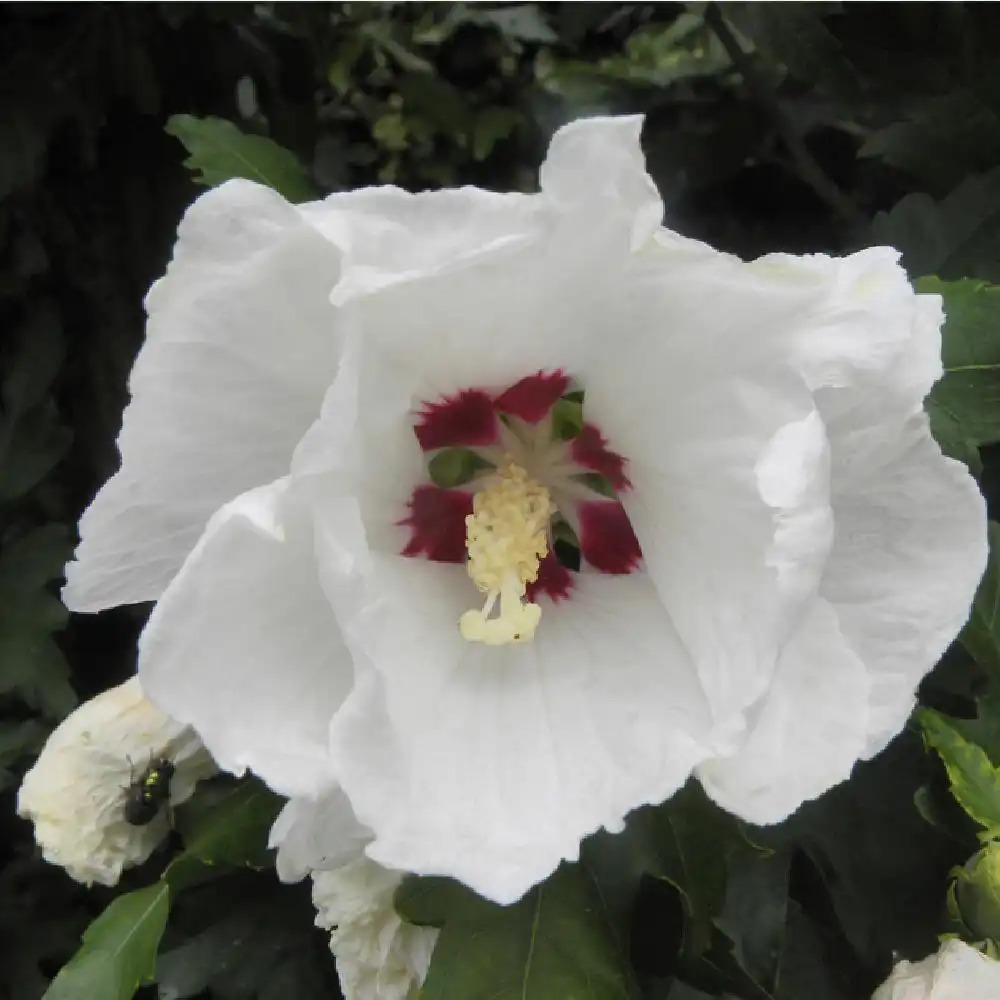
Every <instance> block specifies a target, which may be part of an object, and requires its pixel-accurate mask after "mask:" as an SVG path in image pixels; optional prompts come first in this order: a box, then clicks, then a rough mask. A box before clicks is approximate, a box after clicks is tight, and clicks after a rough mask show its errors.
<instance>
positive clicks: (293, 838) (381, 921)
mask: <svg viewBox="0 0 1000 1000" xmlns="http://www.w3.org/2000/svg"><path fill="white" fill-rule="evenodd" d="M371 837H372V835H371V831H370V830H367V829H365V827H363V826H361V824H359V823H358V821H357V819H356V818H355V817H354V814H353V813H352V811H351V807H350V804H349V803H348V801H347V798H346V796H345V795H344V794H343V792H342V791H340V789H338V788H333V789H332V790H331V791H330V792H329V793H328V794H327V795H325V796H323V797H321V798H320V799H318V800H305V799H298V800H292V801H290V802H289V803H288V804H287V805H286V806H285V808H284V809H283V810H282V812H281V814H280V815H279V816H278V819H277V820H276V822H275V824H274V827H273V829H272V831H271V838H270V846H271V847H276V848H277V849H278V854H277V869H278V874H279V875H280V876H281V878H282V879H283V880H285V881H296V880H298V879H301V878H304V877H305V876H307V875H309V876H311V878H312V882H313V893H312V895H313V903H314V904H315V906H316V910H317V915H316V925H317V926H318V927H323V928H325V929H327V930H329V931H330V932H331V933H330V950H331V951H332V952H333V954H334V957H335V958H336V960H337V972H338V975H339V976H340V985H341V989H342V990H343V991H344V996H345V997H346V998H347V1000H406V998H407V997H409V996H411V995H413V993H414V992H415V990H416V989H417V988H418V987H419V986H420V985H422V983H423V981H424V977H425V976H426V975H427V969H428V968H429V966H430V961H431V954H432V953H433V951H434V945H435V943H436V942H437V937H438V933H439V932H438V931H437V930H436V929H435V928H432V927H416V926H414V925H412V924H408V923H406V922H405V921H404V920H402V918H401V917H400V916H399V915H398V914H397V913H396V910H395V908H394V906H393V896H394V894H395V892H396V888H397V886H398V885H399V883H400V882H401V881H402V879H403V872H398V871H393V870H392V869H388V868H383V867H382V866H381V865H379V864H377V863H376V862H374V861H372V860H371V859H370V858H367V857H365V855H364V853H363V849H364V846H365V845H366V844H367V843H368V842H369V841H370V840H371Z"/></svg>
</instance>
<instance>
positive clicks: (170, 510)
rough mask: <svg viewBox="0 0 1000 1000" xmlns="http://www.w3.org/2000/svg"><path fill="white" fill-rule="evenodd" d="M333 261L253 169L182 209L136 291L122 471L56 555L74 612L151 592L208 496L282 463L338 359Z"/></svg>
mask: <svg viewBox="0 0 1000 1000" xmlns="http://www.w3.org/2000/svg"><path fill="white" fill-rule="evenodd" d="M338 259H339V255H338V253H337V251H336V250H335V248H334V247H332V246H331V245H330V244H329V242H328V241H326V240H325V239H323V237H322V236H320V235H319V234H318V233H317V232H316V231H315V230H314V229H313V228H312V227H311V226H310V225H309V224H307V223H306V222H305V221H304V220H303V218H302V215H301V213H300V212H299V211H298V210H297V209H296V208H294V207H293V206H291V205H289V204H288V203H287V202H285V201H284V200H283V199H282V198H280V197H279V196H278V195H277V194H275V193H274V192H273V191H271V190H269V189H268V188H264V187H261V186H259V185H256V184H252V183H250V182H249V181H231V182H229V183H227V184H224V185H222V186H221V187H219V188H216V189H215V190H212V191H210V192H208V193H207V194H205V195H203V196H202V197H201V198H199V199H198V200H197V201H196V202H195V203H194V204H193V205H192V206H191V208H190V209H188V212H187V214H186V215H185V217H184V220H183V221H182V222H181V225H180V230H179V236H178V243H177V247H176V249H175V252H174V259H173V261H172V263H171V265H170V268H169V269H168V271H167V274H166V276H165V277H164V278H162V279H161V280H160V281H158V282H157V283H156V284H155V285H154V286H153V288H152V289H151V290H150V293H149V296H148V298H147V300H146V308H147V311H148V313H149V323H148V326H147V332H146V342H145V344H144V346H143V348H142V350H141V351H140V352H139V356H138V358H137V360H136V364H135V368H134V369H133V371H132V375H131V379H130V384H129V387H130V390H131V393H132V402H131V403H130V404H129V406H128V408H127V409H126V411H125V415H124V418H123V425H122V431H121V435H120V437H119V439H118V447H119V450H120V452H121V455H122V464H121V468H120V470H119V471H118V473H116V475H115V476H113V477H112V478H111V480H109V481H108V483H107V484H106V485H105V486H104V487H103V489H102V490H101V491H100V492H99V493H98V495H97V497H96V498H95V500H94V502H93V503H92V505H91V506H90V508H89V509H88V510H87V511H86V513H85V514H84V515H83V520H82V521H81V524H80V534H81V537H82V540H81V543H80V547H79V549H78V550H77V554H76V560H77V561H76V562H72V563H70V565H69V566H68V567H67V571H66V573H67V584H66V589H65V590H64V592H63V598H64V600H65V601H66V603H67V604H68V605H69V606H70V607H71V608H73V609H74V610H77V611H97V610H100V609H101V608H105V607H109V606H112V605H115V604H123V603H131V602H136V601H147V600H153V599H155V598H157V597H159V596H160V594H161V593H162V591H163V589H164V587H165V586H166V585H167V583H169V581H170V579H171V578H172V577H173V575H174V574H175V573H176V572H177V570H178V568H179V567H180V565H181V563H182V562H183V561H184V558H185V557H186V556H187V554H188V553H189V552H190V551H191V549H192V548H193V547H194V544H195V542H196V541H197V540H198V536H199V535H200V534H201V531H202V529H203V528H204V527H205V523H206V522H207V520H208V518H209V517H210V516H211V514H212V513H213V512H214V511H215V510H216V509H217V508H218V507H219V506H221V505H222V504H223V503H225V502H226V501H228V500H231V499H232V498H233V497H235V496H237V495H238V494H240V493H242V492H243V491H244V490H247V489H249V488H251V487H253V486H258V485H260V484H261V483H266V482H270V481H271V480H272V479H275V478H277V477H278V476H281V475H284V474H285V473H287V471H288V466H289V461H290V458H291V454H292V451H293V449H294V447H295V445H296V443H297V442H298V440H299V438H301V436H302V434H303V433H304V432H305V430H306V429H307V428H308V427H309V425H310V423H311V422H312V420H313V419H314V418H315V416H316V413H317V412H318V410H319V406H320V402H321V401H322V398H323V392H324V391H325V389H326V387H327V385H328V384H329V382H330V380H331V379H332V377H333V374H334V372H335V370H336V364H337V356H338V336H337V333H336V327H335V322H334V313H333V310H332V309H331V307H330V305H329V294H330V290H331V288H332V287H333V285H334V283H335V281H336V278H337V273H338V267H339V264H338Z"/></svg>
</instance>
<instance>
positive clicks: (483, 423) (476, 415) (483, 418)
mask: <svg viewBox="0 0 1000 1000" xmlns="http://www.w3.org/2000/svg"><path fill="white" fill-rule="evenodd" d="M413 429H414V431H415V432H416V435H417V440H418V441H419V442H420V447H421V448H422V449H423V450H424V451H433V450H434V449H435V448H454V447H458V446H461V445H464V446H466V447H469V446H474V445H487V444H495V443H496V442H497V441H498V440H499V436H498V426H497V416H496V413H494V412H493V401H492V400H491V399H490V395H489V393H487V392H483V390H482V389H463V390H462V391H461V392H458V393H456V394H455V395H454V396H445V397H444V398H443V399H442V400H440V401H439V402H437V403H424V408H423V409H422V410H421V411H420V412H419V413H418V414H417V422H416V425H415V426H414V428H413Z"/></svg>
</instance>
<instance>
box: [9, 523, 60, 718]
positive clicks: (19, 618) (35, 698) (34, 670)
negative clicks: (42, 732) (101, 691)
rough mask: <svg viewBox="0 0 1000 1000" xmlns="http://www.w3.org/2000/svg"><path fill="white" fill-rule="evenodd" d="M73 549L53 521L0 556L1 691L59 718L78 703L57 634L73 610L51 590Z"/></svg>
mask: <svg viewBox="0 0 1000 1000" xmlns="http://www.w3.org/2000/svg"><path fill="white" fill-rule="evenodd" d="M72 551H73V543H72V540H71V538H70V534H69V531H68V530H67V529H66V527H65V526H64V525H61V524H48V525H45V526H43V527H41V528H36V529H34V530H33V531H30V532H29V533H28V534H26V535H22V536H21V537H20V538H17V539H15V540H13V541H11V542H9V543H8V544H7V545H6V546H5V547H4V550H3V553H2V555H0V694H8V693H15V694H17V695H18V696H19V697H21V698H23V699H24V700H25V701H26V702H27V703H28V704H29V705H31V706H32V707H33V708H36V709H38V710H39V711H40V712H43V713H44V714H46V715H48V716H49V717H51V718H54V719H61V718H62V717H63V716H64V715H66V714H67V713H68V712H70V711H71V710H72V709H73V707H74V706H75V705H76V695H75V694H74V693H73V689H72V688H71V687H70V685H69V668H68V666H67V664H66V661H65V659H64V657H63V655H62V653H61V652H60V650H59V647H58V646H57V645H56V642H55V640H54V639H53V637H52V633H53V632H55V631H58V630H60V629H62V628H63V627H64V626H65V624H66V621H67V619H68V618H69V612H68V611H67V610H66V608H65V607H64V606H63V604H62V603H61V602H60V601H59V599H58V598H57V597H55V596H54V595H53V594H51V593H50V592H49V585H50V584H51V582H52V581H53V580H56V579H58V578H59V577H61V576H62V572H63V566H64V565H65V564H66V560H67V559H68V558H69V557H70V555H71V554H72Z"/></svg>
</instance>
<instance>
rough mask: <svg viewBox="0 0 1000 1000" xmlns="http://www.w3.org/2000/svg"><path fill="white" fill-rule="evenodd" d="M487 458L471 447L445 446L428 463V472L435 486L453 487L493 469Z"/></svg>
mask: <svg viewBox="0 0 1000 1000" xmlns="http://www.w3.org/2000/svg"><path fill="white" fill-rule="evenodd" d="M492 468H493V466H492V465H490V463H489V462H487V461H486V460H485V459H483V458H480V457H479V456H478V455H477V454H476V453H475V452H474V451H472V449H471V448H443V449H442V450H441V451H439V452H437V454H435V455H434V456H433V457H432V458H431V459H430V461H429V462H428V463H427V472H428V474H429V475H430V477H431V482H432V483H433V484H434V485H435V486H441V487H443V488H444V489H451V488H453V487H455V486H463V485H464V484H465V483H468V482H470V481H471V480H472V478H473V477H474V476H476V475H478V474H479V473H480V472H483V471H485V470H486V469H492Z"/></svg>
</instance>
